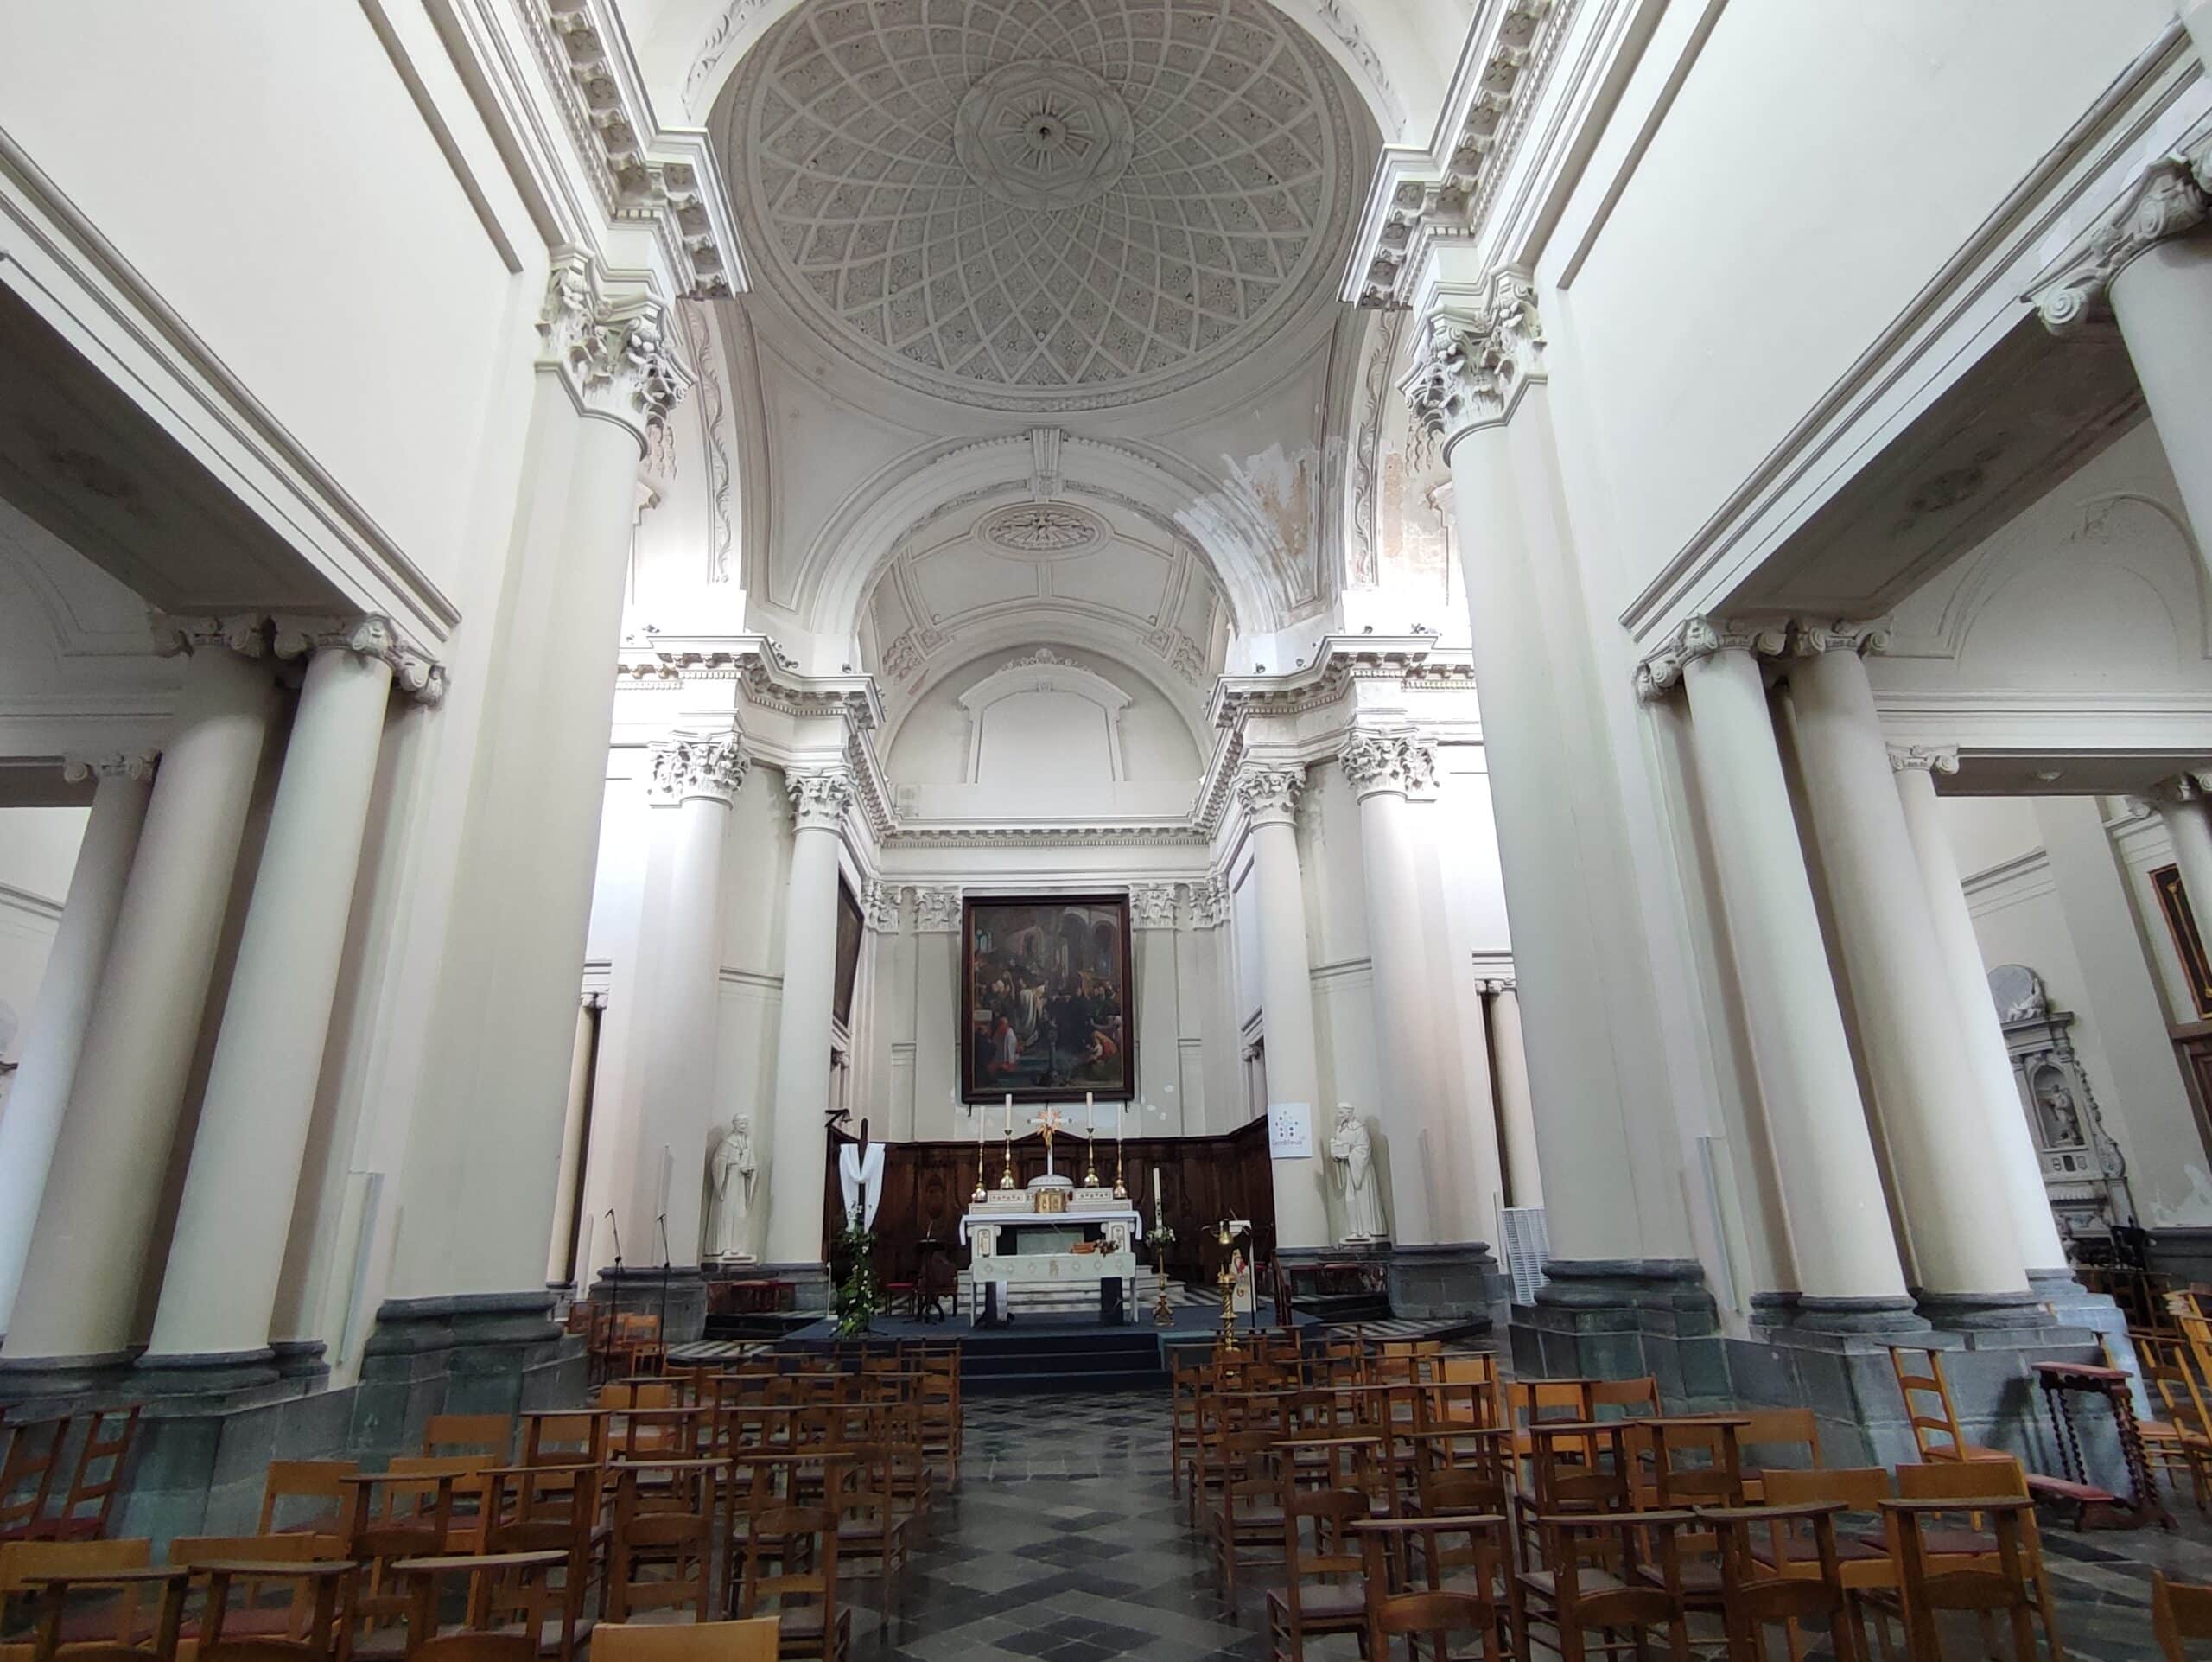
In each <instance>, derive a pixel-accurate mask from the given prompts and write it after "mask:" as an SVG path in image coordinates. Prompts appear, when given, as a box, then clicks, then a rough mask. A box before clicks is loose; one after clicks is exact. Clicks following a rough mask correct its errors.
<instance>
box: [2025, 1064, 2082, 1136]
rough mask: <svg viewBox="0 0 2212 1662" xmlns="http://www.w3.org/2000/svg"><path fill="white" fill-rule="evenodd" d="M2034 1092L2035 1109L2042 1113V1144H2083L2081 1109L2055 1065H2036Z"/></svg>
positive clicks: (2064, 1077) (2071, 1089)
mask: <svg viewBox="0 0 2212 1662" xmlns="http://www.w3.org/2000/svg"><path fill="white" fill-rule="evenodd" d="M2035 1092H2036V1108H2037V1111H2039V1112H2040V1113H2041V1114H2042V1115H2043V1145H2044V1147H2045V1148H2046V1149H2078V1148H2080V1147H2082V1143H2083V1138H2082V1111H2081V1109H2080V1108H2079V1107H2078V1106H2077V1105H2075V1101H2074V1092H2073V1088H2072V1087H2071V1086H2069V1085H2068V1084H2067V1082H2066V1076H2065V1075H2064V1074H2063V1073H2060V1072H2059V1071H2058V1070H2057V1069H2056V1068H2055V1067H2048V1066H2046V1067H2038V1068H2037V1069H2036V1072H2035Z"/></svg>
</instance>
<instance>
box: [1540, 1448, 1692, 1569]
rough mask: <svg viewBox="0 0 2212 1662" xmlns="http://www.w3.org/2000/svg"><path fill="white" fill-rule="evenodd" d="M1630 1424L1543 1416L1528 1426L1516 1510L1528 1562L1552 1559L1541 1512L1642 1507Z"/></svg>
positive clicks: (1552, 1514) (1577, 1512)
mask: <svg viewBox="0 0 2212 1662" xmlns="http://www.w3.org/2000/svg"><path fill="white" fill-rule="evenodd" d="M1628 1430H1629V1429H1628V1424H1627V1423H1626V1422H1625V1421H1622V1420H1606V1421H1605V1422H1603V1423H1594V1424H1592V1423H1585V1424H1580V1425H1578V1424H1575V1423H1573V1422H1571V1421H1543V1422H1539V1423H1537V1424H1535V1425H1533V1426H1530V1427H1529V1428H1528V1429H1527V1430H1525V1431H1524V1433H1523V1435H1524V1436H1527V1437H1528V1438H1529V1458H1528V1462H1527V1463H1528V1467H1529V1482H1528V1484H1527V1485H1526V1486H1525V1487H1523V1486H1521V1485H1517V1484H1516V1511H1517V1512H1518V1513H1519V1517H1520V1522H1521V1538H1522V1547H1523V1557H1524V1558H1525V1560H1526V1561H1527V1562H1528V1563H1530V1564H1532V1565H1534V1564H1541V1563H1546V1562H1548V1560H1547V1559H1546V1557H1545V1552H1546V1550H1547V1549H1546V1538H1545V1536H1544V1535H1543V1532H1542V1531H1541V1528H1540V1527H1539V1525H1538V1522H1537V1520H1538V1519H1540V1518H1542V1517H1557V1516H1561V1515H1565V1514H1570V1513H1571V1514H1574V1515H1576V1516H1580V1515H1584V1514H1591V1513H1611V1512H1633V1511H1634V1510H1635V1509H1636V1499H1637V1497H1636V1465H1635V1459H1634V1456H1633V1455H1632V1454H1631V1453H1630V1448H1629V1436H1628ZM1669 1545H1670V1548H1671V1542H1670V1543H1669Z"/></svg>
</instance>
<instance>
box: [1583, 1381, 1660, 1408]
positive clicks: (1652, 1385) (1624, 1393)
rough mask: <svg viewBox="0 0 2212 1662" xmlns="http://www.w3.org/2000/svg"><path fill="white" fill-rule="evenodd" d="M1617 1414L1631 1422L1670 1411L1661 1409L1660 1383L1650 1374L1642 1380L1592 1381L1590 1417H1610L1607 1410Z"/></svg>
mask: <svg viewBox="0 0 2212 1662" xmlns="http://www.w3.org/2000/svg"><path fill="white" fill-rule="evenodd" d="M1609 1408H1610V1409H1614V1410H1618V1412H1619V1413H1620V1415H1621V1416H1622V1417H1624V1418H1628V1419H1642V1418H1645V1417H1650V1416H1653V1415H1657V1414H1662V1413H1664V1412H1665V1411H1666V1410H1664V1409H1662V1407H1661V1406H1660V1405H1659V1381H1658V1380H1656V1379H1653V1378H1652V1377H1651V1376H1650V1375H1649V1374H1646V1375H1644V1376H1643V1378H1642V1379H1592V1380H1591V1381H1590V1410H1591V1411H1590V1417H1591V1418H1592V1419H1605V1418H1608V1417H1609V1416H1608V1415H1607V1414H1606V1413H1605V1410H1607V1409H1609Z"/></svg>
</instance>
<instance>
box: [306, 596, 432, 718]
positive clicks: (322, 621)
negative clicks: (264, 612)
mask: <svg viewBox="0 0 2212 1662" xmlns="http://www.w3.org/2000/svg"><path fill="white" fill-rule="evenodd" d="M276 623H277V630H276V637H275V646H276V652H277V657H279V658H311V657H313V656H314V655H315V653H320V652H349V653H353V654H354V655H355V656H356V657H359V658H373V659H377V660H378V662H379V663H383V664H388V665H391V678H392V682H393V684H394V685H397V687H398V688H399V690H400V691H403V692H404V693H405V694H406V695H407V696H408V697H410V698H412V699H413V700H414V701H415V702H416V704H430V705H435V704H439V703H441V702H442V701H443V699H444V698H445V696H446V670H445V665H442V664H441V663H439V662H438V661H437V660H436V659H434V658H431V657H430V656H429V654H427V653H423V652H421V651H419V650H417V649H416V647H415V646H414V645H413V644H412V643H410V641H408V640H406V638H405V637H404V636H403V635H402V634H400V633H399V631H398V629H397V627H394V626H393V624H392V621H391V619H390V618H388V617H381V616H378V615H377V614H374V613H369V614H363V615H360V616H355V617H305V616H299V615H296V614H291V613H283V614H279V615H278V616H277V620H276Z"/></svg>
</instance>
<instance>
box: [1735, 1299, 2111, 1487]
mask: <svg viewBox="0 0 2212 1662" xmlns="http://www.w3.org/2000/svg"><path fill="white" fill-rule="evenodd" d="M1789 1315H1794V1312H1793V1311H1791V1310H1790V1309H1789V1303H1788V1302H1782V1301H1770V1300H1766V1299H1762V1300H1760V1301H1758V1304H1757V1306H1756V1308H1755V1309H1754V1314H1753V1319H1754V1321H1761V1320H1765V1321H1773V1322H1775V1325H1771V1326H1755V1327H1754V1328H1752V1330H1751V1336H1750V1337H1749V1338H1746V1339H1732V1340H1728V1344H1727V1350H1728V1372H1729V1377H1730V1379H1731V1380H1732V1384H1733V1386H1734V1391H1735V1395H1736V1399H1737V1402H1738V1405H1740V1406H1745V1407H1766V1408H1809V1409H1811V1410H1813V1413H1814V1415H1815V1418H1816V1419H1817V1420H1818V1422H1819V1424H1820V1432H1821V1461H1822V1463H1823V1464H1825V1465H1829V1466H1894V1465H1897V1464H1898V1463H1900V1462H1908V1463H1909V1462H1911V1461H1917V1460H1918V1459H1919V1458H1920V1455H1919V1450H1918V1449H1917V1447H1916V1445H1915V1443H1914V1442H1913V1437H1912V1428H1911V1426H1910V1424H1908V1423H1907V1422H1906V1419H1905V1407H1904V1397H1903V1395H1902V1394H1901V1393H1900V1392H1899V1391H1898V1390H1897V1372H1896V1369H1895V1368H1894V1366H1892V1365H1891V1360H1890V1347H1891V1345H1893V1344H1895V1345H1901V1346H1904V1347H1907V1348H1909V1349H1913V1350H1933V1351H1936V1352H1937V1353H1940V1354H1941V1356H1942V1366H1943V1377H1944V1379H1946V1380H1947V1381H1948V1383H1949V1385H1950V1387H1951V1397H1952V1400H1953V1402H1954V1403H1955V1405H1956V1406H1957V1409H1958V1411H1959V1423H1960V1427H1961V1430H1962V1431H1963V1432H1964V1434H1965V1436H1966V1439H1967V1442H1974V1443H1980V1444H1983V1445H1985V1446H1987V1447H1990V1448H1995V1449H2005V1450H2006V1451H2007V1452H2008V1453H2011V1454H2015V1455H2018V1456H2019V1457H2020V1458H2021V1460H2022V1461H2024V1463H2025V1464H2026V1465H2027V1466H2028V1468H2029V1469H2031V1470H2032V1471H2044V1472H2056V1471H2058V1470H2060V1469H2061V1468H2060V1467H2059V1466H2058V1464H2057V1463H2056V1461H2057V1454H2056V1450H2055V1449H2052V1448H2050V1446H2049V1445H2050V1436H2049V1435H2048V1430H2047V1428H2046V1427H2045V1426H2044V1423H2043V1421H2042V1418H2041V1416H2042V1413H2043V1410H2042V1405H2041V1404H2040V1401H2039V1400H2038V1393H2037V1391H2035V1389H2034V1372H2033V1368H2034V1364H2036V1363H2037V1362H2041V1361H2084V1360H2096V1347H2095V1345H2094V1342H2093V1341H2092V1340H2091V1336H2090V1335H2089V1334H2088V1333H2087V1332H2085V1331H2083V1330H2081V1329H2078V1328H2050V1327H2044V1328H1986V1329H1979V1330H1975V1331H1973V1332H1958V1331H1953V1332H1948V1333H1947V1332H1942V1331H1923V1332H1921V1333H1917V1334H1914V1333H1897V1334H1873V1333H1848V1332H1834V1331H1829V1330H1824V1329H1821V1328H1808V1327H1805V1326H1802V1325H1799V1324H1797V1323H1796V1322H1795V1321H1785V1320H1784V1319H1783V1318H1785V1317H1786V1316H1789ZM2091 1418H2092V1416H2091V1415H2083V1416H2082V1428H2083V1430H2084V1431H2085V1432H2088V1433H2090V1434H2091V1435H2088V1436H2085V1437H2084V1442H2085V1444H2087V1445H2088V1448H2087V1449H2086V1450H2085V1452H2088V1455H2089V1459H2090V1461H2091V1464H2092V1468H2093V1470H2104V1471H2107V1474H2109V1470H2110V1461H2109V1460H2108V1459H2107V1456H2106V1454H2105V1451H2103V1450H2102V1449H2101V1448H2099V1447H2098V1446H2097V1430H2096V1428H2093V1427H2092V1426H2091V1425H2090V1424H2089V1421H2090V1419H2091ZM2116 1452H2117V1444H2116V1443H2114V1444H2113V1454H2115V1455H2116ZM2100 1481H2102V1480H2100ZM2123 1487H2124V1486H2123Z"/></svg>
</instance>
